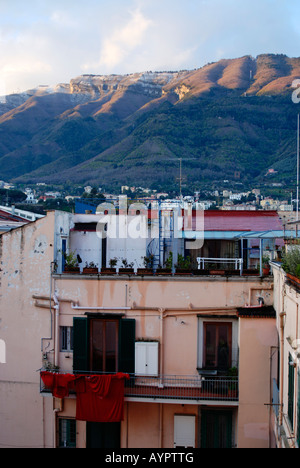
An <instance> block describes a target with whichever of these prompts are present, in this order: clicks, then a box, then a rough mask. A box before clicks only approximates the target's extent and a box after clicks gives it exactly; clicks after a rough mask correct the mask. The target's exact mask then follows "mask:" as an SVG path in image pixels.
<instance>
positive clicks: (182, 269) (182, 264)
mask: <svg viewBox="0 0 300 468" xmlns="http://www.w3.org/2000/svg"><path fill="white" fill-rule="evenodd" d="M175 268H176V273H175V274H176V275H181V276H182V275H187V276H189V275H191V274H192V271H191V269H192V262H191V257H186V258H185V257H184V256H183V255H180V254H179V255H178V262H177V264H176V265H175Z"/></svg>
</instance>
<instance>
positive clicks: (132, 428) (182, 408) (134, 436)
mask: <svg viewBox="0 0 300 468" xmlns="http://www.w3.org/2000/svg"><path fill="white" fill-rule="evenodd" d="M125 408H126V409H125V421H124V423H123V424H122V446H123V447H126V448H174V416H175V415H193V416H195V418H196V419H195V421H196V423H195V424H196V425H195V442H196V443H197V439H198V409H199V407H198V406H197V405H181V404H168V403H164V404H162V403H137V402H126V403H125Z"/></svg>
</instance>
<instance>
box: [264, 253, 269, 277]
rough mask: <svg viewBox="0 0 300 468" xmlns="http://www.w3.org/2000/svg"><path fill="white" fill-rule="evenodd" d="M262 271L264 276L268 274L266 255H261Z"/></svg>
mask: <svg viewBox="0 0 300 468" xmlns="http://www.w3.org/2000/svg"><path fill="white" fill-rule="evenodd" d="M262 271H263V275H264V276H268V275H269V274H270V258H269V257H268V256H267V255H263V257H262Z"/></svg>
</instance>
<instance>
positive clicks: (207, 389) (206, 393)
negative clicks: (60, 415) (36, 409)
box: [40, 372, 239, 402]
mask: <svg viewBox="0 0 300 468" xmlns="http://www.w3.org/2000/svg"><path fill="white" fill-rule="evenodd" d="M93 374H96V372H93ZM40 391H41V393H50V390H49V389H48V388H46V387H45V385H44V383H43V381H42V379H41V387H40ZM124 396H125V398H131V399H133V398H134V399H149V400H152V401H153V400H155V399H160V400H193V401H227V402H237V401H238V399H239V391H238V377H228V376H205V377H204V376H201V375H190V376H189V375H184V376H179V375H160V376H155V377H152V376H140V375H133V374H130V376H129V379H128V380H126V381H125V394H124Z"/></svg>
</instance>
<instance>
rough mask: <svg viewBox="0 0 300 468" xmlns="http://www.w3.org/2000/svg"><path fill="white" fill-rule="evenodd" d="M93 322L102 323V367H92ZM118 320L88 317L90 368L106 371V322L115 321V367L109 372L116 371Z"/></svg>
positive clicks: (117, 364) (96, 370) (117, 362)
mask: <svg viewBox="0 0 300 468" xmlns="http://www.w3.org/2000/svg"><path fill="white" fill-rule="evenodd" d="M95 322H101V323H102V324H103V337H102V338H103V342H102V345H103V356H102V369H101V370H99V369H94V365H93V350H94V347H93V324H94V323H95ZM119 322H120V321H119V320H118V319H115V318H96V317H95V318H90V320H89V327H90V340H89V359H90V369H91V371H95V372H104V373H105V372H108V369H107V323H115V324H116V329H115V357H114V358H115V369H114V370H113V371H111V370H110V371H109V372H110V373H111V372H117V371H118V367H119V359H118V356H119Z"/></svg>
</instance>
